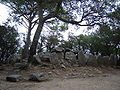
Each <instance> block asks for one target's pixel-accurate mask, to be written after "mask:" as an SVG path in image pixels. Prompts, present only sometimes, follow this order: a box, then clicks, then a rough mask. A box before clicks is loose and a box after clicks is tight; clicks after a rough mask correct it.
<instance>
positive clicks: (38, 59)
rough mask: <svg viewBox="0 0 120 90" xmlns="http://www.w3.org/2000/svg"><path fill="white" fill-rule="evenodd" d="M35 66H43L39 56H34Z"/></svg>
mask: <svg viewBox="0 0 120 90" xmlns="http://www.w3.org/2000/svg"><path fill="white" fill-rule="evenodd" d="M33 57H34V64H41V59H40V57H39V55H34V56H33Z"/></svg>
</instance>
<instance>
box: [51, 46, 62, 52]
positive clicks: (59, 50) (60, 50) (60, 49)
mask: <svg viewBox="0 0 120 90" xmlns="http://www.w3.org/2000/svg"><path fill="white" fill-rule="evenodd" d="M63 51H64V48H62V47H56V48H54V49H53V50H52V52H63Z"/></svg>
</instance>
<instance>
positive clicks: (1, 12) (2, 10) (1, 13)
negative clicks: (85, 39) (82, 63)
mask: <svg viewBox="0 0 120 90" xmlns="http://www.w3.org/2000/svg"><path fill="white" fill-rule="evenodd" d="M8 16H9V9H8V8H7V7H6V6H5V5H3V4H0V25H2V23H4V22H5V21H6V20H7V18H8ZM86 30H87V27H80V28H79V30H77V29H76V27H75V25H69V28H68V30H67V31H66V32H64V33H63V36H64V40H67V39H68V33H69V32H71V33H73V34H74V35H76V36H77V35H80V34H86ZM34 31H35V30H33V32H32V37H33V35H34ZM18 32H19V33H26V32H27V30H26V28H24V27H23V26H18ZM89 32H91V31H89ZM87 33H88V32H87Z"/></svg>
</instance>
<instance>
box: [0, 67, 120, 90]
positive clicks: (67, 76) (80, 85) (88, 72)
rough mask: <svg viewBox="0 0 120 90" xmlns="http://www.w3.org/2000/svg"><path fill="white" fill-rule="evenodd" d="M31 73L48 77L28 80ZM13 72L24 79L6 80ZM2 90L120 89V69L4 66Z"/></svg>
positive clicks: (1, 77) (0, 83) (0, 76)
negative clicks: (36, 80)
mask: <svg viewBox="0 0 120 90" xmlns="http://www.w3.org/2000/svg"><path fill="white" fill-rule="evenodd" d="M2 67H3V66H2ZM31 73H44V74H45V76H46V77H47V78H48V79H47V80H46V81H43V82H33V81H28V77H29V75H30V74H31ZM11 74H20V75H22V76H23V77H24V80H22V81H20V82H8V81H6V76H8V75H11ZM0 90H120V69H114V68H110V67H102V68H100V67H97V68H95V67H73V68H63V69H53V68H51V67H41V66H36V67H31V68H30V69H28V70H22V71H20V70H18V69H14V68H13V67H11V66H4V67H3V69H0Z"/></svg>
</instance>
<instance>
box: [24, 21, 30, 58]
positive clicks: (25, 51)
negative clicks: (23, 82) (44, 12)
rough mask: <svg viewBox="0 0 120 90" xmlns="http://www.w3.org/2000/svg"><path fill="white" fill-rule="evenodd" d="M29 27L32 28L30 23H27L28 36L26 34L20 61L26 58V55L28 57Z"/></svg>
mask: <svg viewBox="0 0 120 90" xmlns="http://www.w3.org/2000/svg"><path fill="white" fill-rule="evenodd" d="M31 27H32V23H31V22H29V28H28V34H27V38H26V41H25V46H24V49H23V52H22V59H25V58H28V55H29V47H30V42H31V40H30V36H31V31H32V28H31Z"/></svg>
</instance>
